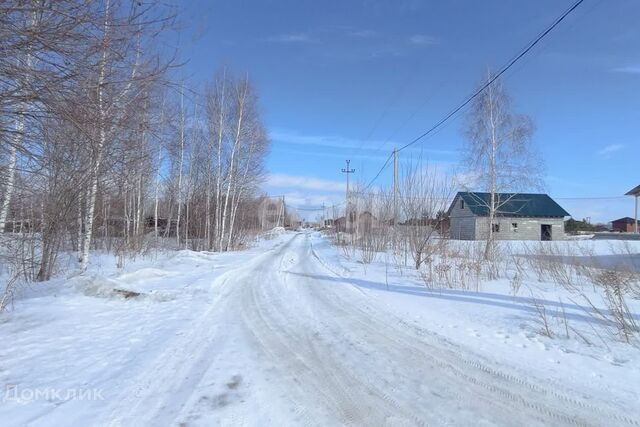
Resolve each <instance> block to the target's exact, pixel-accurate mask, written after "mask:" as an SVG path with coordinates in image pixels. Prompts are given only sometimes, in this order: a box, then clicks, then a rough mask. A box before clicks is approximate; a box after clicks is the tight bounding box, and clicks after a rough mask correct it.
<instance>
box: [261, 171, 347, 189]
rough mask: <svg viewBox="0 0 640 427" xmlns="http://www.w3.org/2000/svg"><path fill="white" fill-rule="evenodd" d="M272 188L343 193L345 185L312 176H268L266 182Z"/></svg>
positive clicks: (275, 174) (279, 174) (280, 174)
mask: <svg viewBox="0 0 640 427" xmlns="http://www.w3.org/2000/svg"><path fill="white" fill-rule="evenodd" d="M266 184H267V186H269V187H272V188H295V189H301V190H315V191H328V192H343V191H344V188H345V183H344V182H341V181H332V180H328V179H321V178H315V177H312V176H298V175H288V174H284V173H273V174H270V175H269V177H268V178H267V182H266Z"/></svg>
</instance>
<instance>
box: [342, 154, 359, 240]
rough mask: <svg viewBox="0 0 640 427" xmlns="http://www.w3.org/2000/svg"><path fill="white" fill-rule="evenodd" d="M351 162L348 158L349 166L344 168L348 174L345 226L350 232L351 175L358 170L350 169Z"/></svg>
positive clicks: (343, 170)
mask: <svg viewBox="0 0 640 427" xmlns="http://www.w3.org/2000/svg"><path fill="white" fill-rule="evenodd" d="M349 163H351V160H347V168H346V169H342V173H346V174H347V193H346V197H345V203H346V204H345V207H344V220H345V226H346V230H345V231H347V232H348V230H349V229H350V227H349V175H350V174H352V173H354V172H355V171H356V170H355V169H349Z"/></svg>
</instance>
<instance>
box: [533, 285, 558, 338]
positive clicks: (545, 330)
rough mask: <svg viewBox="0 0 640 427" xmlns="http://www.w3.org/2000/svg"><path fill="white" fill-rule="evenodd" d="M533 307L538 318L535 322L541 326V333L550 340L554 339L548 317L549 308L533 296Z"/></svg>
mask: <svg viewBox="0 0 640 427" xmlns="http://www.w3.org/2000/svg"><path fill="white" fill-rule="evenodd" d="M530 301H531V306H532V307H533V308H534V310H535V313H536V317H535V322H536V324H537V325H538V326H539V328H540V329H539V332H540V333H541V334H542V335H544V336H546V337H549V338H553V337H554V334H553V331H552V330H551V326H550V325H549V316H548V315H547V307H546V306H545V305H544V303H543V302H542V301H541V300H539V299H538V298H536V297H535V296H534V295H533V293H532V294H531V299H530Z"/></svg>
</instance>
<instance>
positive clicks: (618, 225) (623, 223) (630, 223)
mask: <svg viewBox="0 0 640 427" xmlns="http://www.w3.org/2000/svg"><path fill="white" fill-rule="evenodd" d="M635 223H636V221H635V220H634V219H633V218H630V217H628V216H625V217H624V218H620V219H616V220H615V221H611V230H612V231H621V232H623V233H633V232H634V231H635V227H634V225H635Z"/></svg>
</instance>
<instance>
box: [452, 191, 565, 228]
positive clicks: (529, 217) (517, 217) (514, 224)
mask: <svg viewBox="0 0 640 427" xmlns="http://www.w3.org/2000/svg"><path fill="white" fill-rule="evenodd" d="M496 198H497V200H498V202H497V203H496V205H497V206H498V209H497V212H496V217H495V218H494V220H493V223H492V224H489V206H490V205H491V193H480V192H464V191H461V192H458V194H456V196H455V198H454V199H453V202H452V203H451V206H450V207H449V210H448V211H447V214H448V215H449V221H450V227H449V236H450V237H451V238H452V239H460V240H481V239H486V238H488V236H489V227H491V228H492V229H493V235H494V237H495V238H496V239H497V240H562V239H564V237H565V234H564V217H566V216H569V213H568V212H567V211H565V210H564V209H563V208H561V207H560V205H558V204H557V203H556V202H555V201H554V200H553V199H552V198H551V197H549V196H548V195H546V194H531V193H497V194H496Z"/></svg>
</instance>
